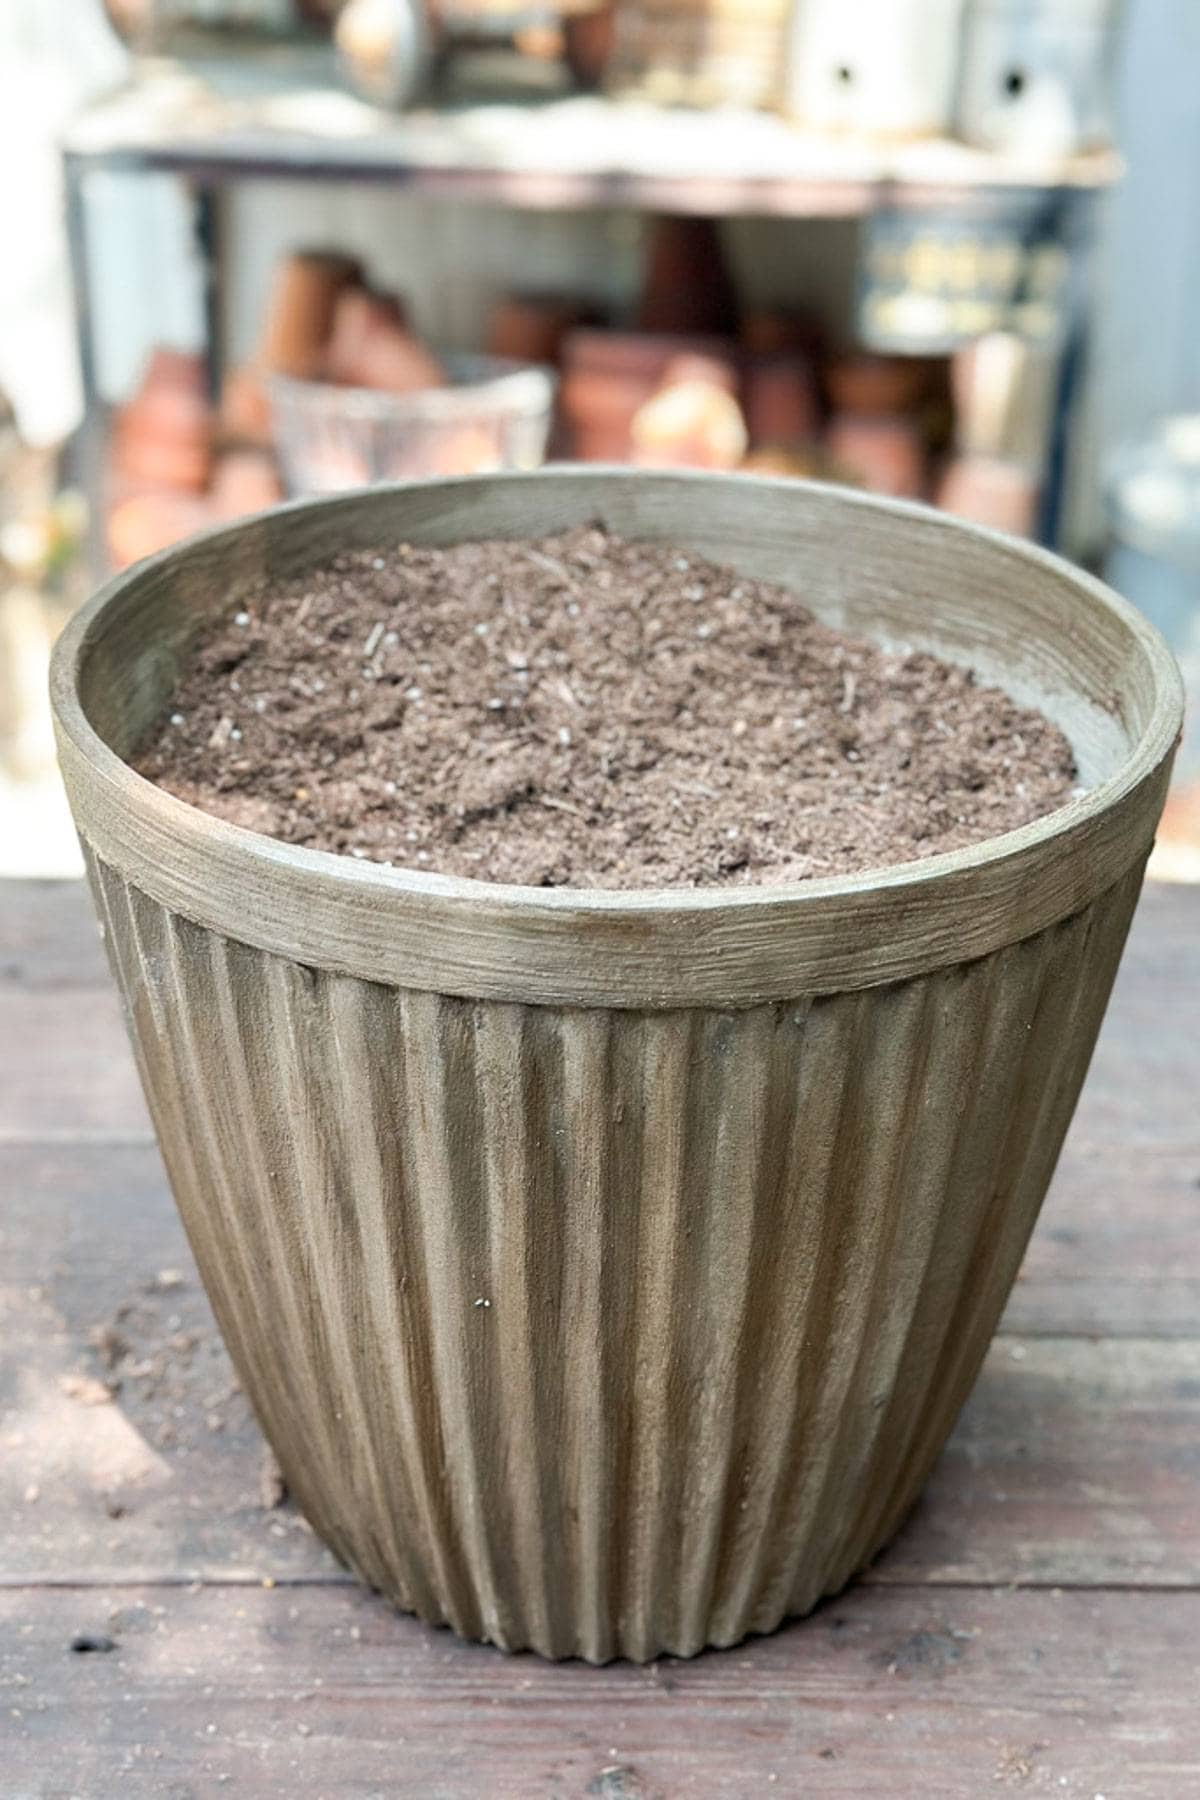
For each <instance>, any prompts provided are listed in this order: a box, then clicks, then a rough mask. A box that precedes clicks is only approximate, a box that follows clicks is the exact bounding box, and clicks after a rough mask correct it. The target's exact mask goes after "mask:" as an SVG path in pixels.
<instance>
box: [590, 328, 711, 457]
mask: <svg viewBox="0 0 1200 1800" xmlns="http://www.w3.org/2000/svg"><path fill="white" fill-rule="evenodd" d="M688 355H696V356H704V357H708V358H710V359H713V360H716V361H723V362H724V363H725V364H726V365H727V367H728V369H729V371H730V381H731V384H732V383H733V382H734V381H735V380H736V375H735V370H736V353H735V351H734V350H733V347H732V346H731V345H730V344H729V343H728V341H727V340H725V339H723V338H719V337H705V336H696V335H692V336H688V335H685V334H682V333H658V334H654V333H649V332H621V331H594V330H578V331H572V332H570V333H569V334H568V335H567V337H566V338H565V339H564V341H563V357H562V362H563V382H562V391H561V395H560V411H561V414H562V420H563V429H564V435H565V437H566V440H567V445H568V448H569V449H570V451H571V453H572V454H573V455H575V456H578V457H580V458H582V459H584V460H588V461H592V462H610V461H616V462H623V461H625V460H626V459H627V458H628V457H629V456H630V454H631V453H632V448H633V440H632V437H631V435H630V434H631V430H632V426H633V420H634V416H635V414H636V413H637V411H638V409H639V407H641V406H643V405H644V404H645V402H646V401H647V400H648V399H649V398H650V396H651V394H653V393H654V392H655V390H656V389H657V388H658V386H659V384H660V383H661V381H662V378H663V376H664V374H665V373H666V370H667V368H668V367H669V365H670V364H671V362H672V361H674V360H675V359H676V358H677V357H679V356H688Z"/></svg>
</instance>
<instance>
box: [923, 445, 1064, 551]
mask: <svg viewBox="0 0 1200 1800" xmlns="http://www.w3.org/2000/svg"><path fill="white" fill-rule="evenodd" d="M1040 494H1041V482H1040V480H1039V479H1038V475H1037V471H1036V470H1034V469H1030V468H1028V467H1027V466H1026V465H1024V464H1022V463H1018V462H1011V461H1009V460H1007V459H1006V458H1004V457H999V456H973V455H969V454H964V455H960V456H952V457H951V458H950V460H949V461H948V462H947V464H946V466H945V468H944V469H943V470H942V472H941V475H940V477H939V479H938V484H937V489H936V492H935V494H934V498H935V500H936V502H937V504H938V505H939V506H940V507H942V508H943V510H944V511H946V512H950V513H955V514H957V516H958V517H959V518H960V519H973V520H974V521H975V523H976V524H977V525H990V526H991V527H992V528H993V530H996V531H1015V532H1019V533H1020V534H1021V535H1022V536H1028V535H1029V534H1030V533H1031V532H1032V531H1034V530H1035V528H1036V526H1037V509H1038V499H1039V497H1040Z"/></svg>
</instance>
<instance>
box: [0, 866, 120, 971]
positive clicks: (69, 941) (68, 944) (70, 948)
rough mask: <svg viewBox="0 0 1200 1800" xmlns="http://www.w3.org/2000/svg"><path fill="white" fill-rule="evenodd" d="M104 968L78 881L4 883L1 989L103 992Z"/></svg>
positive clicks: (0, 910) (0, 930)
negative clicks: (65, 988) (56, 989)
mask: <svg viewBox="0 0 1200 1800" xmlns="http://www.w3.org/2000/svg"><path fill="white" fill-rule="evenodd" d="M110 979H111V978H110V976H109V973H108V964H107V963H106V962H105V959H104V949H103V946H102V944H101V942H100V934H99V931H98V930H97V927H96V918H95V914H94V913H93V911H92V907H91V902H90V900H89V898H88V893H87V888H86V886H85V884H84V883H83V882H82V881H6V882H5V883H4V884H3V888H2V890H0V989H5V988H12V987H22V988H54V987H73V988H78V987H104V986H106V985H107V984H108V983H109V981H110Z"/></svg>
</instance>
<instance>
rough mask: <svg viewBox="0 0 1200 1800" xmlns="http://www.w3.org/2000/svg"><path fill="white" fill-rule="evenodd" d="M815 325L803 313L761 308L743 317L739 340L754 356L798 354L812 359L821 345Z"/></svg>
mask: <svg viewBox="0 0 1200 1800" xmlns="http://www.w3.org/2000/svg"><path fill="white" fill-rule="evenodd" d="M820 338H821V332H820V329H819V327H818V325H817V324H816V322H815V321H814V320H813V319H811V318H809V317H808V316H807V315H806V314H804V313H798V312H785V311H780V310H779V309H777V308H771V307H758V308H755V309H753V310H752V311H750V312H747V313H744V314H743V315H742V322H741V325H740V327H739V328H738V340H739V342H740V343H741V345H742V348H743V349H744V350H746V351H748V352H749V353H750V355H751V356H782V355H786V354H788V353H796V354H800V355H805V356H808V357H810V358H811V357H813V356H815V354H816V353H817V350H818V348H819V345H820Z"/></svg>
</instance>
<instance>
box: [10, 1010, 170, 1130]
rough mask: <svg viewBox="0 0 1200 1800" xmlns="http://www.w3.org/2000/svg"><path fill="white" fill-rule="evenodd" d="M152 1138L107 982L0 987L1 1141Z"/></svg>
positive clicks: (134, 1072)
mask: <svg viewBox="0 0 1200 1800" xmlns="http://www.w3.org/2000/svg"><path fill="white" fill-rule="evenodd" d="M150 1135H151V1126H150V1117H149V1114H148V1113H147V1111H146V1103H145V1101H144V1100H143V1098H142V1091H141V1088H140V1087H139V1085H138V1079H137V1073H136V1071H135V1069H134V1066H133V1057H132V1055H131V1053H130V1049H129V1043H128V1040H127V1039H126V1036H125V1028H124V1026H123V1024H122V1022H121V1012H120V1007H119V1004H118V1002H117V996H116V992H115V990H114V989H113V988H112V987H111V986H109V985H108V984H107V983H106V984H105V985H104V986H103V987H92V988H57V989H49V990H46V991H44V992H37V991H34V990H30V989H22V988H19V987H17V988H13V989H12V990H8V991H0V1142H3V1141H4V1140H5V1139H26V1140H28V1139H33V1140H48V1141H51V1142H55V1141H61V1140H68V1139H72V1138H80V1137H84V1138H90V1139H121V1138H130V1137H134V1138H148V1137H149V1136H150Z"/></svg>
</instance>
